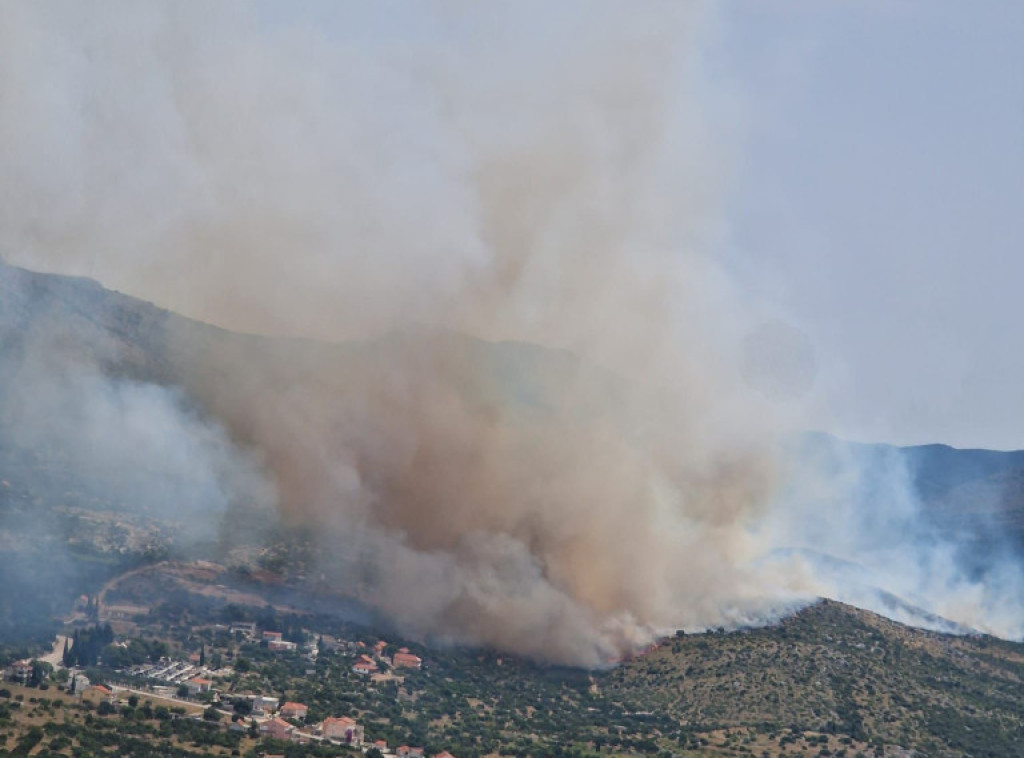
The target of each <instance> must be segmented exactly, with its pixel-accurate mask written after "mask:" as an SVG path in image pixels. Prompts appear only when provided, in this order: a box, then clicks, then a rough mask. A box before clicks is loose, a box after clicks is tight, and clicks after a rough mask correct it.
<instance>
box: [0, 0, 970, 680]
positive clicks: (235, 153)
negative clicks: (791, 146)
mask: <svg viewBox="0 0 1024 758" xmlns="http://www.w3.org/2000/svg"><path fill="white" fill-rule="evenodd" d="M640 8H642V11H643V12H640ZM640 8H638V7H637V6H633V5H631V6H629V7H628V8H626V7H624V6H621V5H616V4H602V3H586V4H582V3H581V4H559V5H558V6H557V7H550V6H549V5H546V4H529V3H527V4H514V5H512V4H509V5H495V4H486V5H470V4H461V3H438V4H434V5H429V6H420V7H418V8H417V9H415V10H411V9H408V8H405V9H404V10H405V12H406V13H409V14H413V15H412V20H411V21H402V20H398V21H388V22H386V23H385V22H384V21H383V19H384V17H385V15H386V14H384V13H382V12H371V11H369V10H368V9H367V6H358V5H346V6H339V7H336V8H334V9H333V10H327V9H325V8H324V7H322V6H316V5H310V6H304V7H300V8H299V9H297V10H293V11H289V12H283V11H282V10H281V9H280V8H277V7H275V6H271V5H269V4H268V5H259V4H257V5H250V4H236V3H217V4H215V5H212V6H211V5H203V6H198V5H192V4H188V3H173V4H172V3H158V2H150V3H135V2H132V3H128V2H124V3H117V2H109V3H101V4H99V5H97V4H92V5H90V6H88V7H85V6H82V5H81V4H77V3H70V2H68V3H60V2H44V3H5V4H4V5H3V6H2V7H0V50H3V51H4V54H3V56H2V57H0V249H2V250H3V252H4V255H5V256H7V258H8V259H9V260H10V261H12V262H14V263H19V264H23V265H27V266H31V267H36V268H44V269H47V270H59V271H62V272H67V273H78V274H88V275H90V276H93V277H95V278H97V279H99V280H101V281H102V282H103V283H104V284H106V285H107V286H110V287H114V288H116V289H120V290H123V291H126V292H130V293H131V294H133V295H136V296H139V297H143V298H147V299H150V300H153V301H154V302H157V303H158V304H160V305H162V306H165V307H168V308H171V309H172V310H175V311H178V312H181V313H184V314H186V315H188V316H191V317H194V318H198V319H201V320H204V321H207V322H210V323H215V324H218V325H220V326H223V327H227V328H232V329H237V330H242V331H246V332H253V333H263V334H278V335H290V336H297V337H303V338H315V339H316V340H320V341H321V342H312V341H299V342H294V343H282V342H273V343H271V342H258V341H257V342H248V341H243V342H230V341H218V340H216V339H214V338H212V337H209V335H208V334H207V333H203V335H205V336H203V335H200V336H197V334H199V333H198V332H197V331H196V330H195V329H192V328H186V327H180V328H178V327H175V328H174V329H172V330H171V333H170V335H169V345H170V348H169V351H170V352H169V356H170V358H171V359H172V361H171V362H172V363H173V364H174V366H175V369H174V372H173V382H171V383H172V384H173V385H174V387H175V388H174V389H167V388H165V387H164V386H162V385H161V386H159V387H158V386H155V385H150V384H146V383H144V382H143V383H142V384H139V383H124V382H121V381H114V380H109V379H107V378H105V377H101V376H99V375H97V374H96V373H95V372H93V370H92V369H90V370H89V371H87V372H84V373H83V374H82V375H81V376H78V377H76V378H74V379H73V380H71V381H69V382H65V383H64V384H60V385H58V386H56V387H55V388H54V389H53V390H52V391H50V392H49V393H48V394H47V393H44V394H43V395H40V400H39V401H38V402H37V403H36V404H35V410H34V411H33V413H31V414H29V415H28V416H26V418H25V419H24V420H23V423H24V425H26V426H33V427H36V426H37V427H38V428H39V429H47V428H49V427H48V426H47V424H46V414H47V412H48V411H49V410H51V409H52V410H56V409H59V408H62V407H65V406H69V407H73V408H74V409H75V412H76V413H77V414H78V415H77V416H73V418H79V419H80V421H81V423H80V424H79V426H80V428H81V430H82V431H81V432H78V433H76V435H75V436H72V437H70V438H68V440H67V444H68V445H69V446H71V447H73V448H75V449H79V447H81V449H88V448H89V447H90V446H93V447H95V445H94V443H93V442H92V438H91V437H90V436H89V435H102V434H103V433H104V432H103V430H106V429H117V430H128V432H129V434H128V436H126V437H124V440H123V443H124V444H123V448H124V449H123V450H122V449H116V450H115V453H116V454H114V455H113V456H112V457H111V458H109V459H108V460H109V462H110V463H109V465H111V466H113V467H114V468H115V469H117V468H120V467H124V468H126V469H137V468H139V467H145V466H146V465H147V463H146V461H149V460H155V459H160V460H169V461H171V462H172V463H173V462H174V461H179V462H180V466H179V467H178V468H175V469H174V472H176V473H174V472H172V474H170V475H169V476H170V477H171V479H170V480H169V481H171V482H172V483H173V486H169V491H170V490H173V495H168V497H172V498H174V499H180V500H184V501H188V503H189V505H188V507H190V508H195V509H197V510H200V511H203V512H211V511H212V512H214V513H216V512H218V509H222V508H223V502H224V501H225V500H226V499H230V498H231V497H238V496H239V493H242V495H241V496H244V497H245V498H253V499H256V500H265V499H268V498H270V497H271V495H276V499H277V506H278V509H279V511H280V513H281V515H282V518H284V519H285V520H287V521H289V522H291V523H300V524H315V525H317V526H318V527H319V529H318V531H319V533H320V534H322V535H323V540H324V543H325V547H327V548H329V550H328V551H327V552H329V553H331V555H332V556H333V559H332V561H333V562H332V563H331V564H330V565H329V566H325V569H326V570H330V571H332V572H335V574H336V576H337V577H338V582H339V583H340V584H342V585H346V584H348V585H350V586H351V587H352V588H353V591H355V590H356V589H357V588H358V589H359V591H360V592H361V594H362V595H363V597H364V598H365V599H367V600H368V601H369V602H371V603H373V604H375V605H376V606H377V607H379V608H380V609H381V610H383V611H384V612H385V613H387V614H388V615H389V616H390V617H391V618H392V619H393V620H394V621H395V623H396V624H398V625H399V626H400V627H401V628H402V629H403V630H404V631H406V632H408V633H410V634H419V635H429V636H433V637H437V638H442V639H449V640H453V641H471V642H479V643H485V644H491V645H495V646H499V647H501V648H504V649H509V650H513V651H516V652H520V653H524V654H528V655H532V656H535V657H539V658H543V659H547V660H556V661H562V662H570V663H578V664H584V665H599V664H601V663H605V662H607V661H609V660H612V659H614V658H616V657H618V656H621V655H623V654H627V653H629V652H630V651H632V650H635V649H637V648H638V647H640V646H642V645H644V644H646V643H648V642H649V641H650V640H651V639H652V638H653V637H655V636H656V635H657V634H659V633H661V632H663V631H666V630H670V629H675V628H680V627H686V628H702V627H707V626H718V625H726V626H735V625H740V624H745V623H756V622H760V621H764V620H766V619H770V618H773V617H775V616H777V615H778V614H780V613H782V612H784V611H785V610H787V609H790V608H792V607H794V606H795V605H796V604H799V603H800V602H804V601H806V599H808V598H810V597H813V596H814V595H815V594H819V593H825V594H832V595H839V596H842V595H843V592H844V591H845V590H844V589H843V586H847V585H851V584H852V582H839V583H830V582H828V581H826V580H824V579H823V578H822V577H821V576H820V575H817V576H811V577H808V576H807V575H806V573H801V572H800V571H799V568H800V566H799V561H800V560H804V559H803V558H801V557H796V554H790V555H788V556H787V557H785V558H784V559H780V557H779V556H780V553H779V552H778V550H779V549H780V548H783V547H787V548H788V547H800V546H802V545H803V544H807V545H812V546H815V547H816V548H817V549H825V547H827V548H828V550H829V551H830V552H834V553H835V554H836V555H838V556H840V557H843V558H844V559H846V558H847V557H848V556H851V555H853V556H862V555H863V550H864V548H865V545H870V543H871V539H870V535H872V534H878V533H881V532H880V531H877V530H878V529H883V528H884V527H883V526H879V525H878V524H874V523H869V521H870V520H869V519H866V518H863V517H862V515H857V514H855V513H853V512H852V506H849V507H848V504H849V503H850V502H853V500H854V499H855V498H852V497H850V496H848V494H844V492H846V490H843V489H842V487H841V486H838V485H837V484H836V481H835V479H831V480H829V481H828V482H826V483H824V484H820V483H819V481H818V474H817V472H811V473H808V472H806V471H804V470H803V469H804V466H805V464H804V462H803V461H802V460H794V459H793V457H792V456H791V455H789V453H788V450H787V446H786V443H785V441H786V440H787V439H788V435H789V434H790V433H791V432H792V431H793V430H795V429H798V428H800V426H801V424H800V411H801V408H800V397H801V395H803V394H804V393H806V392H807V391H808V389H809V387H810V385H811V383H812V381H813V371H814V368H813V367H814V358H813V354H811V352H810V348H809V347H808V346H807V345H806V344H805V343H804V342H803V341H801V340H800V339H799V334H797V336H796V337H794V336H793V333H792V331H791V330H790V331H787V330H786V329H785V328H780V327H778V326H777V322H776V321H774V320H772V318H771V317H772V316H774V315H775V314H772V313H766V312H762V311H763V310H764V309H763V308H761V307H757V306H754V305H752V304H750V303H749V302H747V301H746V299H745V298H744V297H743V296H742V294H741V293H739V292H737V291H736V289H735V287H734V286H733V284H732V282H731V279H730V277H729V276H728V274H727V272H726V271H725V270H724V269H723V268H722V267H721V266H720V265H719V263H718V262H717V261H716V260H715V259H714V258H713V257H712V256H711V255H710V254H709V253H708V250H709V249H710V248H711V245H710V242H711V241H712V240H713V239H715V237H716V234H717V233H718V223H719V218H718V208H719V207H720V206H721V194H722V191H723V189H724V185H725V184H726V183H727V180H728V176H729V172H730V166H729V156H730V154H731V153H730V150H729V146H728V144H723V141H722V140H720V139H719V138H717V137H715V136H713V135H712V134H711V132H712V131H713V129H712V126H711V121H710V120H709V119H708V118H707V117H706V114H705V110H706V109H707V108H708V107H714V102H715V97H716V96H715V93H714V91H712V90H709V89H708V88H707V84H706V83H707V81H708V79H709V77H707V76H705V71H704V69H705V67H706V65H707V60H706V58H705V55H704V53H705V49H704V47H703V45H702V42H701V40H702V39H704V38H705V37H706V36H708V35H709V34H711V33H712V32H713V27H714V19H713V18H712V17H711V16H710V14H709V11H708V8H707V7H706V6H703V5H700V4H688V3H660V2H650V3H646V4H644V5H642V6H641V7H640ZM711 36H713V35H711ZM709 104H710V105H709ZM763 323H768V324H769V327H768V328H767V329H765V328H761V329H759V328H758V326H757V325H758V324H763ZM765 334H767V335H768V337H769V338H771V340H774V341H775V342H776V343H779V344H784V345H785V346H787V347H786V349H787V351H788V353H787V355H790V357H789V358H785V361H784V362H788V363H787V364H786V365H779V363H778V361H777V360H774V359H773V358H772V356H771V355H766V353H765V351H764V350H763V339H762V337H763V336H764V335H765ZM463 335H472V337H475V338H482V339H484V340H488V341H489V342H481V341H478V340H475V339H473V338H471V337H469V336H463ZM759 335H760V336H759ZM204 340H208V341H204ZM345 340H348V341H349V342H346V344H344V345H342V346H340V347H339V346H335V345H333V344H329V343H337V342H340V341H345ZM540 345H543V346H545V347H543V348H541V347H538V346H540ZM769 352H771V351H770V350H769ZM790 363H791V364H792V365H789V364H790ZM90 372H92V373H90ZM752 377H754V378H753V379H752ZM758 377H760V378H758ZM765 388H767V389H768V390H770V391H767V392H765V391H764V390H765ZM759 390H760V391H759ZM766 395H767V397H766ZM192 404H194V409H193V405H192ZM90 430H91V431H90ZM118 434H120V432H118ZM132 435H135V436H132ZM228 435H230V439H229V437H228ZM100 449H103V448H102V446H101V447H100ZM182 451H187V455H184V457H180V458H179V457H178V456H179V454H182ZM245 451H248V452H245ZM132 456H137V457H132ZM140 458H141V460H140ZM854 470H855V467H852V466H851V467H848V468H845V469H844V471H846V472H853V471H854ZM189 472H195V477H196V478H195V479H192V478H190V477H189ZM179 474H180V476H179ZM851 476H852V474H851ZM175 477H178V478H175ZM854 478H856V477H855V476H854ZM819 484H820V487H821V488H824V489H820V488H819ZM829 488H831V489H829ZM826 489H827V490H828V493H830V494H827V495H821V496H820V497H819V496H818V495H820V494H821V493H822V492H824V491H825V490H826ZM894 491H895V490H894ZM808 492H810V493H811V494H810V495H808ZM837 492H838V493H839V494H836V493H837ZM211 493H212V495H211ZM253 493H255V494H253ZM268 493H270V494H268ZM211 497H212V499H211ZM218 498H219V499H218ZM883 502H884V503H892V502H893V501H892V500H891V499H887V500H878V501H877V504H878V507H879V509H881V508H882V504H883ZM800 503H815V504H817V505H818V506H821V507H824V508H827V509H828V511H827V512H828V514H829V516H828V517H827V518H825V519H824V520H820V521H819V520H817V519H814V518H802V517H801V514H803V515H806V514H805V513H803V511H801V508H802V507H803V506H801V505H800ZM822 504H825V505H822ZM807 507H810V506H807ZM844 509H846V510H844ZM879 512H880V513H881V510H880V511H879ZM885 514H886V515H885V517H884V518H885V519H890V520H891V519H894V518H895V519H897V520H898V521H899V523H901V524H905V525H908V528H911V527H913V528H916V525H917V524H918V522H919V521H920V520H919V519H918V518H917V517H916V515H915V514H913V513H909V512H908V513H898V514H897V515H896V516H893V515H891V514H890V513H889V511H885ZM838 518H844V519H847V521H848V523H844V527H849V530H848V529H846V528H844V529H842V530H837V532H838V534H839V535H841V537H842V539H843V540H845V539H847V538H848V537H849V538H851V539H853V537H852V536H851V535H859V536H860V538H861V539H860V541H859V542H853V543H851V544H848V545H847V544H842V543H841V540H838V539H832V538H829V534H828V530H827V529H824V528H823V524H826V523H828V522H829V521H830V520H834V519H838ZM906 544H910V543H908V542H904V543H900V544H891V545H888V548H889V549H890V553H889V555H890V556H896V555H899V553H900V550H902V549H905V548H904V547H903V546H905V545H906ZM924 549H927V550H933V548H932V547H930V546H926V548H922V550H924ZM912 550H913V551H915V555H916V554H918V552H919V551H918V548H917V546H916V543H915V546H914V547H913V548H912ZM927 555H931V556H936V557H937V556H939V555H940V553H935V552H934V551H933V552H931V553H927ZM887 565H888V566H891V568H892V571H893V572H895V573H894V574H893V575H895V576H900V573H899V572H901V571H902V570H903V569H902V567H901V566H902V564H899V563H897V562H895V561H894V560H893V561H890V563H889V564H887ZM917 565H918V566H919V567H921V570H920V571H919V573H918V575H919V576H922V577H923V576H925V574H928V575H929V576H931V574H930V573H928V572H930V568H928V566H927V565H925V564H924V563H922V562H921V561H918V564H917ZM766 567H771V570H766ZM886 578H887V577H882V579H886ZM950 582H953V584H950ZM879 584H880V585H881V586H883V587H885V586H886V582H885V581H881V580H880V581H879ZM918 584H920V583H918ZM840 585H842V586H840ZM872 586H873V585H872ZM906 586H907V585H904V584H897V589H904V588H905V587H906ZM954 586H955V581H954V580H953V579H950V580H949V581H947V582H946V583H945V584H944V585H943V589H944V590H948V589H949V588H950V587H954ZM966 589H967V590H968V594H970V593H969V590H970V587H966ZM918 596H923V597H926V598H928V597H931V598H932V599H935V600H936V602H935V603H933V604H932V606H931V607H936V608H941V609H942V611H943V612H947V610H948V611H950V612H951V615H950V618H953V619H958V618H961V617H962V614H960V615H958V614H954V613H952V611H954V610H956V609H955V608H954V607H953V606H952V605H950V604H949V603H946V604H943V603H941V602H938V601H939V600H944V599H946V598H948V597H949V594H948V593H947V594H942V593H940V592H938V591H936V592H935V593H932V594H931V595H930V596H929V594H928V593H927V592H923V591H918V592H917V593H916V594H915V595H914V597H918ZM983 605H984V604H983ZM972 623H973V622H972Z"/></svg>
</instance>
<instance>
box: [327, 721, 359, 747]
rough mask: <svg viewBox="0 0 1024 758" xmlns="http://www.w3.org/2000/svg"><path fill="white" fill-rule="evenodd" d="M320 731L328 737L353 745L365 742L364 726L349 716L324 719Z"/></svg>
mask: <svg viewBox="0 0 1024 758" xmlns="http://www.w3.org/2000/svg"><path fill="white" fill-rule="evenodd" d="M320 732H321V733H322V734H323V736H324V737H327V738H328V739H332V740H341V741H342V742H344V743H345V744H346V745H352V746H353V747H359V746H360V745H362V744H363V736H364V735H363V727H362V726H360V725H359V724H358V723H357V722H356V720H355V719H352V718H349V717H347V716H341V717H339V718H327V719H324V720H323V722H322V723H321V724H320Z"/></svg>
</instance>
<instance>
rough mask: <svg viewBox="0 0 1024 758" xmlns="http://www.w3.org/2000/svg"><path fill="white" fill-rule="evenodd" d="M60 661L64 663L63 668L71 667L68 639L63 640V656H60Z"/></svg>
mask: <svg viewBox="0 0 1024 758" xmlns="http://www.w3.org/2000/svg"><path fill="white" fill-rule="evenodd" d="M61 661H62V662H63V663H64V668H69V667H70V666H71V645H69V644H68V638H67V637H65V638H64V655H63V656H61Z"/></svg>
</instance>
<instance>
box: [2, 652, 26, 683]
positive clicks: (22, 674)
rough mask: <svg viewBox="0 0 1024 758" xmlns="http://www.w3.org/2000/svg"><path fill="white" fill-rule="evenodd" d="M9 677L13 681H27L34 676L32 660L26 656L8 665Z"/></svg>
mask: <svg viewBox="0 0 1024 758" xmlns="http://www.w3.org/2000/svg"><path fill="white" fill-rule="evenodd" d="M7 678H8V679H10V680H11V681H13V682H21V683H23V684H24V683H25V682H27V681H28V680H29V679H31V678H32V661H31V660H30V659H28V658H25V659H23V660H20V661H15V662H14V663H12V664H11V665H10V666H8V667H7Z"/></svg>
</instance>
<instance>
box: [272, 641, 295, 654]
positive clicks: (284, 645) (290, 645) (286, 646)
mask: <svg viewBox="0 0 1024 758" xmlns="http://www.w3.org/2000/svg"><path fill="white" fill-rule="evenodd" d="M296 647H297V645H296V644H295V643H294V642H288V641H287V640H269V641H268V642H267V648H268V649H270V650H278V651H281V650H284V651H289V652H290V651H293V650H295V648H296Z"/></svg>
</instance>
